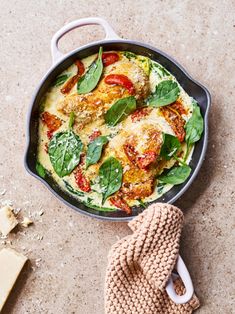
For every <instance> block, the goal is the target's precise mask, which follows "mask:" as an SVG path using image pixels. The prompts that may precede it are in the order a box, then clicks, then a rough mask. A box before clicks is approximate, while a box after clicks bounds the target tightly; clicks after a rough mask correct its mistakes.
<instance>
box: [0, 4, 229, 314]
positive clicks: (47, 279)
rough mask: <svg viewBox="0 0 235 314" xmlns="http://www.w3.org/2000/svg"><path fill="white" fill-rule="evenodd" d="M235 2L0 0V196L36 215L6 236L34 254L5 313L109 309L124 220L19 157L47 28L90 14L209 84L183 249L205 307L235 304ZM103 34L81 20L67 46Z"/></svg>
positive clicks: (46, 47) (218, 309)
mask: <svg viewBox="0 0 235 314" xmlns="http://www.w3.org/2000/svg"><path fill="white" fill-rule="evenodd" d="M234 8H235V2H234V1H231V0H228V1H218V0H217V1H212V0H208V1H205V0H197V1H196V0H191V1H190V0H189V1H186V0H184V1H178V0H177V1H176V0H171V1H169V0H168V1H159V0H155V1H153V0H152V1H133V0H132V1H129V0H128V1H115V0H112V1H109V0H106V1H104V0H100V1H85V0H83V1H65V0H64V1H62V0H60V1H42V0H39V1H23V0H22V1H13V0H1V2H0V16H1V19H0V25H1V33H0V47H1V49H0V60H1V62H0V78H1V79H0V106H1V107H0V108H1V114H0V121H1V123H0V134H1V137H0V145H1V146H0V147H1V149H0V189H1V191H0V192H1V195H0V200H1V201H6V200H11V201H12V202H13V205H14V207H18V208H21V209H22V210H21V212H20V214H19V217H22V216H30V215H31V216H33V220H34V225H33V226H31V227H29V228H28V229H22V227H19V228H18V229H16V231H15V232H14V233H13V234H11V236H10V237H8V239H5V240H4V239H1V242H0V248H2V247H4V246H7V247H13V248H16V249H17V250H18V251H20V252H23V253H25V254H27V255H28V257H29V258H30V262H29V263H28V264H27V266H26V268H25V269H24V272H23V273H22V275H21V276H20V278H19V281H18V282H17V284H16V286H15V289H14V291H13V293H12V294H11V296H10V298H9V300H8V302H7V304H6V306H5V309H4V310H3V313H4V314H10V313H14V314H25V313H30V314H32V313H37V314H38V313H53V314H60V313H64V314H70V313H76V314H83V313H85V314H102V313H103V282H104V275H105V267H106V262H107V259H106V258H107V253H108V251H109V249H110V246H111V245H112V244H113V243H114V242H115V241H116V240H117V239H118V238H119V237H123V236H125V235H127V234H128V233H129V230H128V227H127V225H126V224H125V223H122V224H119V223H110V222H102V221H97V220H94V219H91V218H87V217H83V216H81V215H80V214H78V213H76V212H75V211H73V210H72V209H70V208H68V207H66V206H65V205H63V204H62V203H61V202H60V201H59V200H57V199H56V198H55V197H54V196H53V195H52V194H51V193H50V192H49V191H48V190H47V189H46V188H45V187H44V186H43V185H42V184H41V183H40V182H38V181H37V180H35V179H34V178H33V177H31V176H29V175H28V174H27V173H26V171H25V169H24V167H23V155H24V151H25V142H26V138H25V129H26V115H27V111H28V107H29V103H30V99H31V96H32V94H33V92H34V90H35V88H36V86H37V84H38V82H39V81H40V79H41V77H42V76H43V75H44V74H45V72H46V71H47V70H48V68H49V67H50V66H51V56H50V39H51V37H52V35H53V34H54V33H55V32H56V31H57V30H58V29H59V28H60V27H62V26H63V25H64V24H66V23H68V22H70V21H72V20H75V19H78V18H82V17H88V16H100V17H104V18H106V19H107V20H108V21H109V22H110V23H111V25H112V26H113V27H114V29H115V30H116V31H117V33H118V34H119V35H120V36H122V37H124V38H130V39H136V40H139V41H144V42H146V43H149V44H151V45H153V46H156V47H158V48H160V49H162V50H164V51H165V52H167V53H168V54H170V55H172V56H173V57H174V58H175V59H177V60H178V62H179V63H181V64H182V65H183V66H184V67H185V68H186V69H187V70H188V71H189V73H190V74H191V75H192V76H193V77H195V78H196V79H197V80H199V81H200V82H202V83H203V84H205V85H206V86H207V87H208V89H209V90H210V92H211V94H212V109H211V112H210V138H209V147H208V153H207V158H206V160H205V162H204V165H203V167H202V169H201V172H200V174H199V176H198V177H197V179H196V180H195V182H194V184H193V185H192V187H191V188H190V189H189V190H188V192H187V193H186V194H185V195H184V196H183V197H182V198H181V200H179V201H178V202H177V205H178V206H179V207H180V208H182V209H183V210H184V212H185V227H184V231H183V236H182V246H181V254H182V256H183V258H184V259H185V261H186V263H187V265H188V268H189V269H190V272H191V275H192V278H193V281H194V285H195V289H196V292H197V294H198V296H199V298H200V300H201V303H202V305H201V308H200V309H199V310H198V313H201V314H212V313H213V314H220V313H223V314H230V313H234V308H235V303H234V299H233V293H234V290H233V288H234V282H235V277H234V272H235V269H234V238H235V237H234V208H233V205H234V201H235V200H234V166H235V165H234V156H235V147H234V133H235V130H234V121H235V109H234V108H235V104H234V85H235V82H234V70H235V69H234V51H235V46H234V31H235V20H234V16H235V9H234ZM103 35H104V34H103V31H102V29H100V28H99V27H96V26H92V27H87V28H83V29H79V30H75V31H74V32H73V33H72V34H69V35H67V36H66V38H64V39H62V41H61V48H62V50H63V51H69V50H71V49H72V48H75V47H78V46H80V45H81V44H85V43H88V42H90V41H92V40H95V39H98V38H102V36H103ZM4 189H6V191H5V194H4ZM40 210H43V211H44V214H43V215H42V216H40V215H39V214H38V212H39V211H40ZM0 280H1V278H0ZM146 314H148V313H146Z"/></svg>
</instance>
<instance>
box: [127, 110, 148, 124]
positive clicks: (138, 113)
mask: <svg viewBox="0 0 235 314" xmlns="http://www.w3.org/2000/svg"><path fill="white" fill-rule="evenodd" d="M150 111H151V109H150V108H147V107H144V108H139V109H137V110H136V111H135V112H134V113H132V115H131V120H132V122H136V121H140V120H141V119H142V118H144V117H146V116H147V115H148V114H149V113H150Z"/></svg>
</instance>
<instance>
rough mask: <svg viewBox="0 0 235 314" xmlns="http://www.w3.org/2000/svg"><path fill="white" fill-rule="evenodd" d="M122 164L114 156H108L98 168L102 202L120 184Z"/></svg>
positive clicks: (116, 189) (118, 187)
mask: <svg viewBox="0 0 235 314" xmlns="http://www.w3.org/2000/svg"><path fill="white" fill-rule="evenodd" d="M122 173H123V171H122V165H121V163H120V162H119V161H118V160H117V159H116V158H114V157H110V158H108V159H107V160H105V162H104V163H103V164H102V165H101V167H100V169H99V177H100V187H101V191H102V195H103V200H102V204H104V202H105V201H106V199H107V197H109V196H110V195H112V194H113V193H115V192H117V191H118V190H119V189H120V187H121V185H122Z"/></svg>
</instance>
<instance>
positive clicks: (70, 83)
mask: <svg viewBox="0 0 235 314" xmlns="http://www.w3.org/2000/svg"><path fill="white" fill-rule="evenodd" d="M78 77H79V76H78V74H76V75H74V76H72V77H70V79H69V80H68V81H67V82H66V83H65V84H64V85H63V87H62V88H61V89H60V91H61V93H62V94H68V93H69V92H70V91H71V89H72V88H73V87H74V85H75V84H76V83H77V81H78Z"/></svg>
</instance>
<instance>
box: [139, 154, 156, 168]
mask: <svg viewBox="0 0 235 314" xmlns="http://www.w3.org/2000/svg"><path fill="white" fill-rule="evenodd" d="M156 158H157V154H156V153H155V152H154V151H148V152H145V153H144V154H143V155H142V156H138V157H137V165H138V167H139V168H140V169H146V168H147V167H148V166H149V165H150V164H151V163H152V162H154V161H155V160H156Z"/></svg>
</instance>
